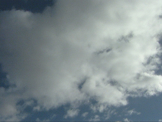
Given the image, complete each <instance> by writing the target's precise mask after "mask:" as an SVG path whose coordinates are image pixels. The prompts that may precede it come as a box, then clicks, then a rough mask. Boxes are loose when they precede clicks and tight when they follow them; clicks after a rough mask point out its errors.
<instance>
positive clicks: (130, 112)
mask: <svg viewBox="0 0 162 122" xmlns="http://www.w3.org/2000/svg"><path fill="white" fill-rule="evenodd" d="M132 114H136V115H140V114H141V113H140V112H137V111H135V110H134V109H131V110H128V111H127V114H126V115H132Z"/></svg>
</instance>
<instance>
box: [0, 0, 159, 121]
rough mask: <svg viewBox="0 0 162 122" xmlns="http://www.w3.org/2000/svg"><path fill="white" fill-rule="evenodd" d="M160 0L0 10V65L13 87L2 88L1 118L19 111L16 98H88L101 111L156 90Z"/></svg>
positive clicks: (72, 0)
mask: <svg viewBox="0 0 162 122" xmlns="http://www.w3.org/2000/svg"><path fill="white" fill-rule="evenodd" d="M146 3H147V4H146ZM160 3H161V1H160V0H156V1H153V0H149V1H148V0H147V1H146V0H143V1H140V0H132V1H127V0H121V1H117V0H102V1H98V0H88V1H87V0H66V1H65V0H59V1H58V2H57V3H56V4H55V6H53V7H51V8H47V9H46V10H45V11H44V12H43V13H42V14H37V13H31V12H27V11H26V12H25V11H20V10H11V11H4V12H1V13H0V18H1V19H0V62H1V63H2V64H3V65H4V69H5V71H6V72H8V73H9V75H10V83H11V84H15V86H16V87H11V88H10V89H8V90H7V91H6V90H4V89H3V88H1V89H0V91H1V92H0V97H1V99H0V103H1V104H0V108H2V109H1V110H0V117H1V119H2V120H3V119H4V118H5V119H7V118H8V116H10V117H14V116H15V115H19V114H20V113H21V111H20V110H19V108H18V107H17V102H18V101H19V100H29V99H35V100H36V101H37V102H38V106H40V107H38V108H39V110H40V108H41V109H44V110H49V109H52V108H57V107H59V106H61V105H65V104H67V103H70V104H77V105H79V104H82V103H85V102H88V101H91V100H95V101H96V102H97V104H98V105H104V107H105V108H106V107H108V106H121V105H126V104H128V101H127V98H128V97H129V96H132V97H135V96H147V95H149V96H150V95H156V94H158V93H159V92H161V91H162V76H161V75H157V74H155V71H156V70H157V69H158V68H159V67H158V65H159V64H160V63H161V61H160V54H161V47H160V43H159V38H158V35H159V34H161V29H162V25H161V19H159V15H160V14H161V4H160ZM148 12H149V14H148ZM6 101H7V102H6ZM100 109H102V110H101V111H104V108H100ZM100 109H98V110H100ZM4 110H5V112H4ZM68 113H69V112H68ZM72 115H74V114H70V113H69V116H72Z"/></svg>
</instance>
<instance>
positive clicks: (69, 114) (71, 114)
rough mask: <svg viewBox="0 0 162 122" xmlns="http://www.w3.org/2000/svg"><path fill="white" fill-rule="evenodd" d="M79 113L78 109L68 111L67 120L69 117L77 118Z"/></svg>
mask: <svg viewBox="0 0 162 122" xmlns="http://www.w3.org/2000/svg"><path fill="white" fill-rule="evenodd" d="M78 113H79V110H78V109H70V110H68V111H67V114H66V115H65V118H67V117H71V118H72V117H75V116H77V115H78Z"/></svg>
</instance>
